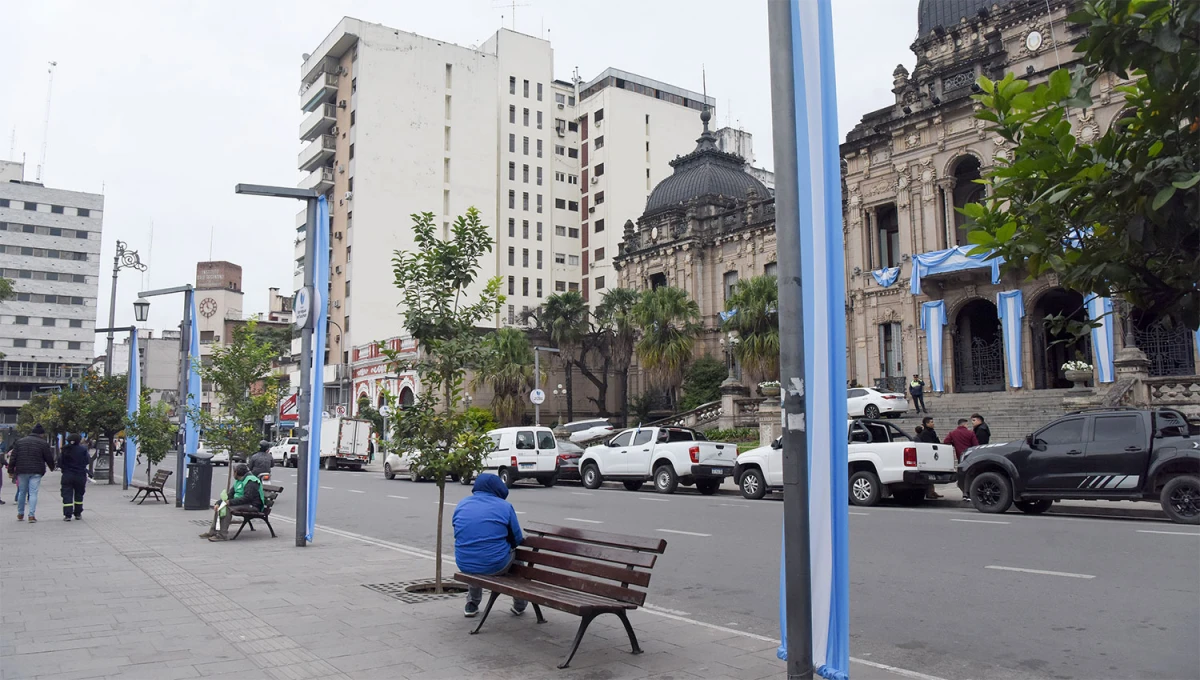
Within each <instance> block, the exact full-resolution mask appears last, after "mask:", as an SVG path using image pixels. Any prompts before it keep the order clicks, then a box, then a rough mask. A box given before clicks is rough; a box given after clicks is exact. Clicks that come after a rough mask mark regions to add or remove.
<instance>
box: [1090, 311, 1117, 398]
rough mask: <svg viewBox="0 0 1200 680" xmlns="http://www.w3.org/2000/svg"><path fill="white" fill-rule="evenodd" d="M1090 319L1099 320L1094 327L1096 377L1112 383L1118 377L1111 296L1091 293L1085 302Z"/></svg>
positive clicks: (1093, 357)
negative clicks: (1115, 362)
mask: <svg viewBox="0 0 1200 680" xmlns="http://www.w3.org/2000/svg"><path fill="white" fill-rule="evenodd" d="M1083 309H1084V311H1085V312H1086V313H1087V318H1088V321H1095V322H1099V324H1100V325H1099V326H1093V327H1092V360H1093V361H1095V363H1096V379H1097V380H1099V381H1100V382H1102V383H1110V382H1112V381H1114V380H1116V379H1117V376H1116V367H1115V366H1114V365H1113V314H1112V311H1113V303H1112V300H1111V299H1110V298H1106V297H1100V296H1098V295H1089V296H1088V297H1087V299H1086V300H1084V303H1083Z"/></svg>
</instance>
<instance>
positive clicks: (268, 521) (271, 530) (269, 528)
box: [263, 517, 275, 538]
mask: <svg viewBox="0 0 1200 680" xmlns="http://www.w3.org/2000/svg"><path fill="white" fill-rule="evenodd" d="M263 521H264V522H266V523H267V531H270V532H271V538H275V527H273V526H271V520H269V519H267V518H266V517H263Z"/></svg>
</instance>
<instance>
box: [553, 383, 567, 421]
mask: <svg viewBox="0 0 1200 680" xmlns="http://www.w3.org/2000/svg"><path fill="white" fill-rule="evenodd" d="M553 394H554V403H555V404H557V405H558V426H559V427H562V426H563V421H562V402H561V401H559V400H558V398H559V396H565V395H566V394H567V391H566V390H564V389H563V386H562V385H561V384H560V385H559V386H558V387H555V388H554V392H553Z"/></svg>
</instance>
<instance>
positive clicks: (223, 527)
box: [217, 505, 259, 536]
mask: <svg viewBox="0 0 1200 680" xmlns="http://www.w3.org/2000/svg"><path fill="white" fill-rule="evenodd" d="M258 509H259V508H258V506H256V505H231V506H229V507H228V508H226V512H225V516H224V517H222V518H221V522H220V527H219V528H218V529H217V533H219V534H221V535H222V536H225V535H228V533H229V523H230V522H232V521H233V512H234V511H235V510H236V511H238V512H247V511H251V510H258Z"/></svg>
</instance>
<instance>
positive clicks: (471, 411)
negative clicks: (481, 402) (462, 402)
mask: <svg viewBox="0 0 1200 680" xmlns="http://www.w3.org/2000/svg"><path fill="white" fill-rule="evenodd" d="M467 420H469V421H470V422H471V427H472V428H473V429H474V431H476V432H490V431H492V430H494V429H496V428H498V427H500V423H498V422H496V414H494V413H492V412H491V410H489V409H486V408H483V407H482V406H471V407H469V408H468V409H467Z"/></svg>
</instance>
